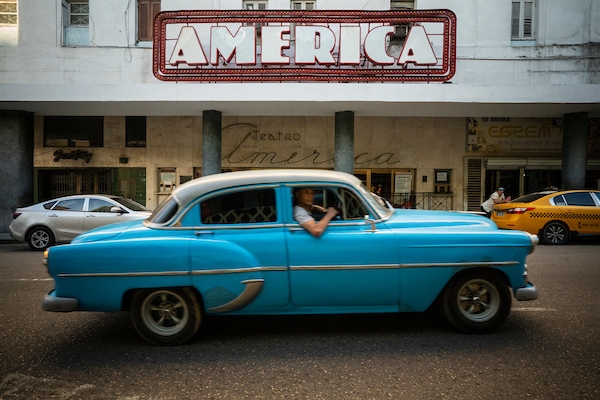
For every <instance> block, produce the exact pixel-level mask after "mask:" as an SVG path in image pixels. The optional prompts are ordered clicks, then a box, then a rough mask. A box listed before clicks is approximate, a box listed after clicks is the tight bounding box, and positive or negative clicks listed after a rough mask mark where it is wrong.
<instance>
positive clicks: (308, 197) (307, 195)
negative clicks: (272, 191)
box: [296, 188, 315, 207]
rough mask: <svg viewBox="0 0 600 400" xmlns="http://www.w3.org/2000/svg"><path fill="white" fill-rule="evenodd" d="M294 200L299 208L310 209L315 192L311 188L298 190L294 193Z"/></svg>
mask: <svg viewBox="0 0 600 400" xmlns="http://www.w3.org/2000/svg"><path fill="white" fill-rule="evenodd" d="M296 199H297V200H298V205H299V206H300V207H306V206H308V207H312V205H313V201H314V199H315V191H314V190H313V189H311V188H304V189H300V190H298V191H297V192H296Z"/></svg>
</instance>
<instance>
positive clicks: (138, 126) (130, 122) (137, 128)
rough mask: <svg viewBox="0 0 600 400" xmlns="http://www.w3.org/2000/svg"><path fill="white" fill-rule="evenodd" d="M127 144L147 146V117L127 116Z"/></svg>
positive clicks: (129, 145) (130, 145) (127, 145)
mask: <svg viewBox="0 0 600 400" xmlns="http://www.w3.org/2000/svg"><path fill="white" fill-rule="evenodd" d="M125 146H126V147H146V117H126V118H125Z"/></svg>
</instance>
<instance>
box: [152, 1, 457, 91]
mask: <svg viewBox="0 0 600 400" xmlns="http://www.w3.org/2000/svg"><path fill="white" fill-rule="evenodd" d="M455 68H456V16H455V15H454V13H453V12H452V11H449V10H419V11H417V10H415V11H282V10H279V11H241V10H236V11H223V10H215V11H163V12H161V13H159V14H158V15H157V16H156V19H155V21H154V68H153V69H154V75H155V76H156V77H157V78H158V79H160V80H163V81H200V82H203V81H204V82H219V81H254V82H261V81H337V82H377V81H378V82H381V81H397V82H407V81H424V82H435V81H442V82H443V81H447V80H449V79H451V78H452V76H453V75H454V73H455Z"/></svg>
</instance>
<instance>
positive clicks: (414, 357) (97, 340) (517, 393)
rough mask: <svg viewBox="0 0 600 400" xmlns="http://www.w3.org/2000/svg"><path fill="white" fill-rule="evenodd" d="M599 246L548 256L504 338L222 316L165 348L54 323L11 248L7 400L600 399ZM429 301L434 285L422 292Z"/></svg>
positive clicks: (431, 317) (399, 320)
mask: <svg viewBox="0 0 600 400" xmlns="http://www.w3.org/2000/svg"><path fill="white" fill-rule="evenodd" d="M599 258H600V240H599V239H592V240H580V241H577V242H575V243H571V244H568V245H565V246H544V245H540V246H537V249H536V251H535V252H534V253H533V254H532V255H531V256H530V257H529V262H528V263H529V267H530V277H531V281H532V282H534V283H535V284H536V285H537V286H538V288H539V291H540V298H539V299H538V300H536V301H532V302H516V301H515V302H513V309H512V312H511V315H510V317H509V319H508V320H507V322H506V324H505V325H504V326H503V328H502V329H501V330H500V331H498V332H496V333H493V334H488V335H467V334H462V333H458V332H456V331H454V330H453V329H452V328H450V327H449V326H448V325H447V324H446V322H445V321H444V319H443V318H442V317H441V316H440V314H438V312H437V310H431V311H428V312H426V313H422V314H404V315H362V316H356V315H347V316H320V317H306V316H294V317H227V318H226V317H219V318H215V317H213V318H209V319H207V320H205V321H204V326H203V327H202V329H201V331H200V332H199V334H198V335H197V336H196V337H195V338H194V339H193V340H192V341H190V342H189V343H188V344H186V345H183V346H177V347H156V346H152V345H148V344H146V343H145V342H143V341H142V340H141V339H140V338H139V337H138V336H137V334H136V333H135V332H134V330H133V328H132V326H131V323H130V321H129V317H128V314H126V313H115V314H108V313H65V314H63V313H49V312H44V311H42V310H41V308H40V304H41V301H42V298H43V297H44V295H45V294H46V293H47V292H48V291H50V290H51V289H52V287H53V282H52V280H51V279H50V278H49V276H48V275H47V274H46V272H45V269H44V267H43V265H42V262H41V259H42V255H41V253H37V252H32V251H30V250H29V247H28V246H27V245H24V244H14V243H4V244H0V293H1V296H2V307H0V399H2V400H8V399H19V400H20V399H69V400H70V399H119V400H125V399H127V400H133V399H237V398H252V399H283V398H285V399H288V398H295V399H399V398H403V399H472V398H496V399H504V398H514V399H524V398H527V399H600V307H599V305H600V304H599V303H600V301H599V298H600V262H599ZM423 290H427V288H426V287H425V288H423Z"/></svg>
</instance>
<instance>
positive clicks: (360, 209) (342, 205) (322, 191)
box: [294, 187, 368, 221]
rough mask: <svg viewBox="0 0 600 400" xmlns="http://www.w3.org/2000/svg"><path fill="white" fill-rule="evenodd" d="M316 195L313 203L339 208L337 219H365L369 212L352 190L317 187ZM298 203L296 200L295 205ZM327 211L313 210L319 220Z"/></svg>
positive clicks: (315, 189) (314, 215)
mask: <svg viewBox="0 0 600 400" xmlns="http://www.w3.org/2000/svg"><path fill="white" fill-rule="evenodd" d="M314 193H315V197H314V200H313V204H314V205H316V206H321V207H323V208H324V209H325V210H327V208H328V207H335V208H338V210H339V211H340V213H339V214H338V218H334V219H333V221H336V220H351V219H361V220H362V219H364V217H365V215H367V214H368V212H367V211H366V209H365V207H364V205H363V203H362V201H361V200H360V199H359V198H358V197H357V196H356V195H355V194H354V193H352V192H351V191H349V190H347V189H342V188H333V187H315V188H314ZM295 204H296V203H295V202H294V205H295ZM323 215H325V213H320V212H318V211H315V210H313V212H312V216H313V217H314V218H315V220H316V221H319V220H320V219H321V218H322V217H323Z"/></svg>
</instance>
